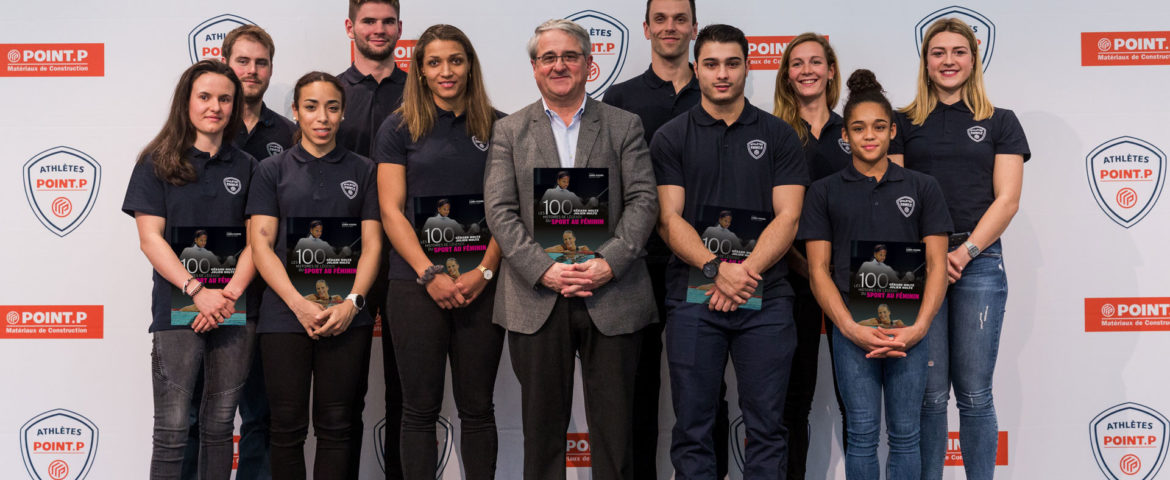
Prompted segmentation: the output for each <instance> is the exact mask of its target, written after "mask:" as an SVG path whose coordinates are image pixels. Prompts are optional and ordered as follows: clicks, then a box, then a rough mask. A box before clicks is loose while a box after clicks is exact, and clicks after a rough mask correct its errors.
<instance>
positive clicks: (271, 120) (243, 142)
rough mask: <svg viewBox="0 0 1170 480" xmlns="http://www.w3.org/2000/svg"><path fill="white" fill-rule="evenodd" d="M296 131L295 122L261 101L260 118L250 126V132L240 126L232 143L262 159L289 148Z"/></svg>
mask: <svg viewBox="0 0 1170 480" xmlns="http://www.w3.org/2000/svg"><path fill="white" fill-rule="evenodd" d="M296 131H297V126H296V124H295V123H293V122H292V121H291V120H289V119H287V118H284V116H282V115H280V114H279V113H276V112H274V111H272V110H269V109H268V106H267V105H265V104H263V103H261V104H260V120H259V121H257V122H256V125H255V126H253V127H252V131H251V132H249V131H248V127H247V126H243V127H241V128H240V133H238V134H237V135H236V137H235V139H234V140H232V144H233V145H235V146H236V147H237V148H239V149H240V150H243V151H245V152H248V154H249V155H251V156H253V157H255V158H256V160H264V159H265V158H268V157H271V156H273V155H276V154H278V153H280V152H283V151H285V150H288V149H289V148H291V147H292V145H293V133H294V132H296Z"/></svg>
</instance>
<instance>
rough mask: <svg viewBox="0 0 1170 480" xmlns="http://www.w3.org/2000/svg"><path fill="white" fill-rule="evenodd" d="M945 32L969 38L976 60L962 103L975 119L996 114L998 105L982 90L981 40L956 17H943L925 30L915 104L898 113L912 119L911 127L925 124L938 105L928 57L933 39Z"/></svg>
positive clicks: (969, 45)
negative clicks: (927, 61) (993, 103)
mask: <svg viewBox="0 0 1170 480" xmlns="http://www.w3.org/2000/svg"><path fill="white" fill-rule="evenodd" d="M942 32H951V33H957V34H959V35H962V36H963V38H965V39H967V47H968V48H969V49H970V50H971V56H972V57H973V58H974V59H975V61H974V68H972V69H971V76H970V77H967V81H966V82H965V83H963V88H962V99H963V103H964V104H965V105H967V108H968V109H970V110H971V112H973V113H974V114H975V120H977V121H978V120H986V119H988V118H991V115H992V114H994V113H995V106H994V105H992V104H991V99H989V98H987V91H986V90H985V89H984V88H983V59H982V58H980V56H979V41H978V40H976V39H975V32H974V31H973V30H971V26H970V25H967V24H966V23H965V22H963V21H962V20H959V19H957V18H941V19H939V20H938V21H936V22H934V23H932V24H931V25H930V28H928V29H926V35H924V36H923V40H922V52H920V53H921V56H920V57H919V59H918V89H917V92H916V93H915V94H914V101H913V102H910V104H909V105H906V106H905V107H902V108H901V109H899V110H898V111H899V112H902V113H905V114H906V115H907V116H909V117H910V122H911V123H912V124H914V125H922V123H923V122H925V121H926V117H927V116H929V115H930V112H931V111H932V110H934V107H935V106H936V105H938V93H937V92H935V90H934V88H933V87H932V86H931V82H930V74H929V73H927V71H926V56H927V53H928V52H929V50H930V40H931V39H933V38H934V36H935V35H938V34H940V33H942Z"/></svg>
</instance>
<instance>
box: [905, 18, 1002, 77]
mask: <svg viewBox="0 0 1170 480" xmlns="http://www.w3.org/2000/svg"><path fill="white" fill-rule="evenodd" d="M948 17H950V18H958V19H959V20H962V21H963V22H965V23H966V24H967V25H970V26H971V30H973V31H974V32H975V40H976V41H977V42H979V53H980V57H981V58H980V59H981V60H982V61H983V71H984V72H986V71H987V66H988V65H990V64H991V54H992V53H993V52H994V51H995V24H994V23H992V22H991V20H990V19H988V18H987V17H985V16H983V15H982V14H980V13H979V12H976V11H975V10H971V9H970V8H966V7H960V6H958V5H954V6H950V7H946V8H940V9H938V10H935V11H933V12H931V13H930V14H928V15H927V16H925V17H923V18H922V20H919V21H918V24H917V25H915V26H914V47H915V51H916V52H918V53H919V54H921V53H922V42H923V41H925V39H924V38H923V37H925V35H926V29H928V28H930V24H932V23H934V22H935V21H936V20H938V19H940V18H948Z"/></svg>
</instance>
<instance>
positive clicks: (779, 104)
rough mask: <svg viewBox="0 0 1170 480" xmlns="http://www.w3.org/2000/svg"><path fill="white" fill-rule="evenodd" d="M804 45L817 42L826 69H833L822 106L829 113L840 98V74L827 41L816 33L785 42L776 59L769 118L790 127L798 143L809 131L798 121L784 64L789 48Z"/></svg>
mask: <svg viewBox="0 0 1170 480" xmlns="http://www.w3.org/2000/svg"><path fill="white" fill-rule="evenodd" d="M804 42H817V43H819V44H820V45H821V48H823V49H824V50H825V61H826V62H828V63H829V68H832V69H833V78H831V79H829V82H828V85H825V105H826V106H828V107H829V110H832V109H833V108H834V107H836V106H837V100H838V99H839V98H841V71H840V68H838V66H837V53H836V52H834V51H833V47H832V46H831V45H829V39H827V38H825V37H824V36H823V35H820V34H817V33H813V32H805V33H802V34H800V35H797V36H796V38H793V39H792V41H791V42H788V47H787V48H785V49H784V54H783V55H781V57H780V70H779V71H778V72H776V93H775V94H774V95H773V100H775V106H774V107H773V109H772V115H775V116H777V117H779V118H780V119H781V120H784V121H785V122H786V123H788V124H789V125H791V126H792V129H793V130H796V135H797V136H798V137H800V143H802V144H805V143H808V139H809V131H808V127H806V126H805V125H804V123H805V122H804V121H803V119H801V118H800V106H799V105H797V104H796V91H795V90H793V89H792V85H791V84H790V83H789V82H788V62H789V59H790V57H791V56H792V53H791V52H792V49H793V48H794V47H796V46H797V45H800V44H802V43H804Z"/></svg>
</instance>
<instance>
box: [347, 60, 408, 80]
mask: <svg viewBox="0 0 1170 480" xmlns="http://www.w3.org/2000/svg"><path fill="white" fill-rule="evenodd" d="M366 79H369V80H370V81H371V82H374V76H373V75H367V74H364V73H362V72H360V71H358V69H357V65H354V64H352V63H351V64H349V68H347V69H345V72H342V74H341V80H342V81H344V82H346V83H348V84H350V85H357V84H359V83H362V82H363V81H365V80H366ZM383 80H389V81H390V82H392V83H400V84H403V85H405V84H406V72H403V71H402V70H401V69H399V68H398V65H397V64H395V65H394V70H393V71H391V72H390V76H388V77H386V78H385V79H383ZM374 83H377V82H374Z"/></svg>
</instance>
